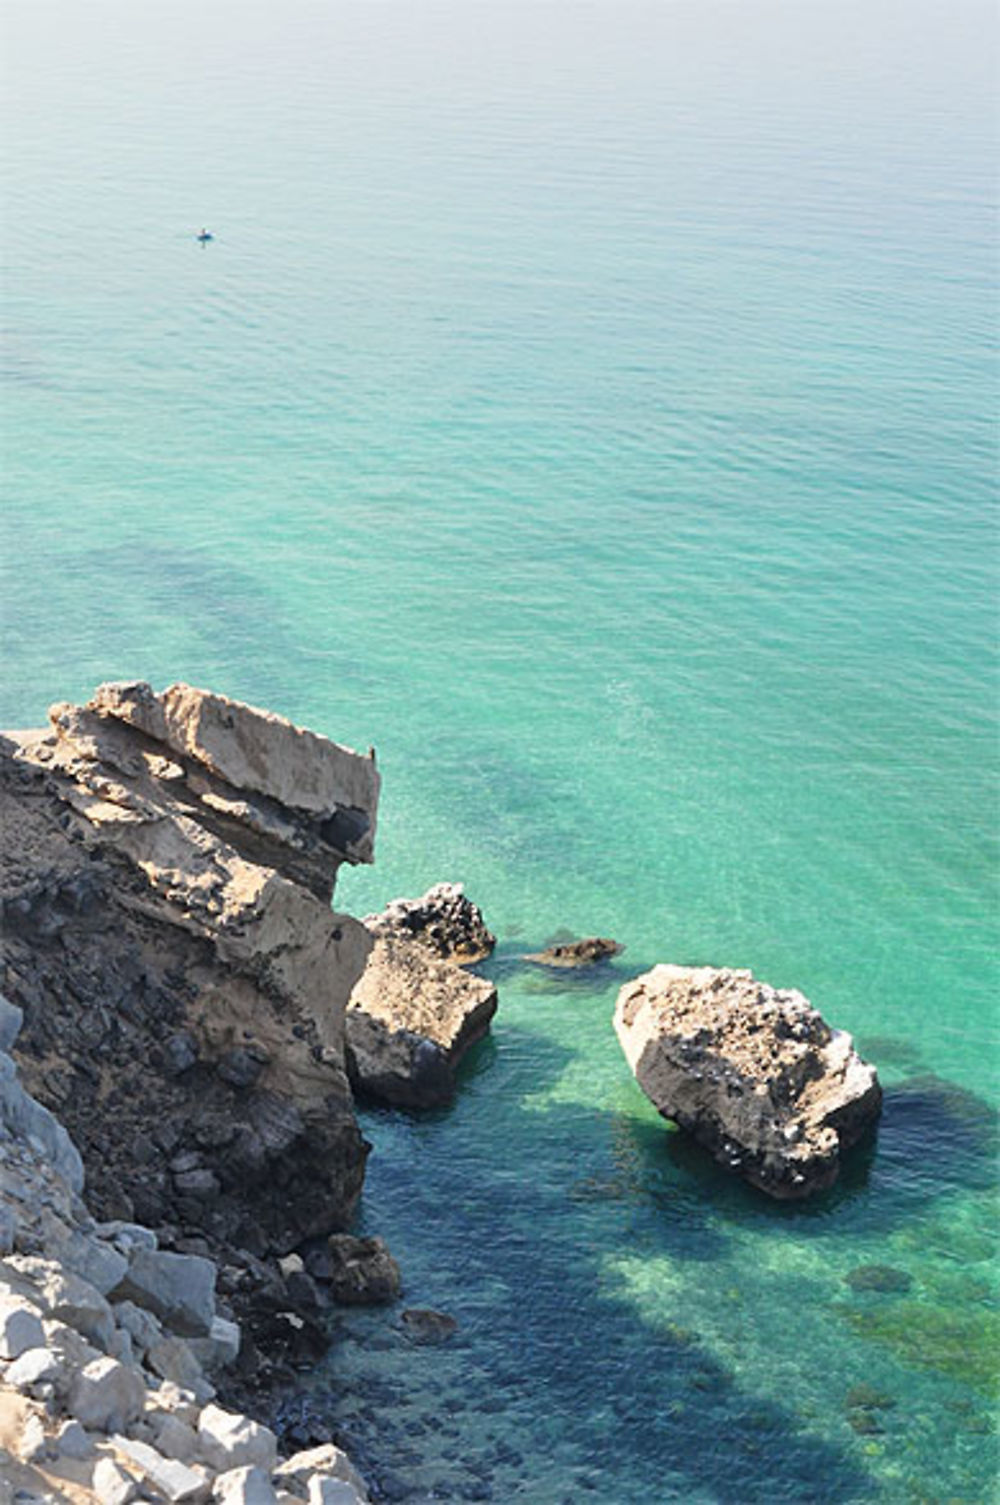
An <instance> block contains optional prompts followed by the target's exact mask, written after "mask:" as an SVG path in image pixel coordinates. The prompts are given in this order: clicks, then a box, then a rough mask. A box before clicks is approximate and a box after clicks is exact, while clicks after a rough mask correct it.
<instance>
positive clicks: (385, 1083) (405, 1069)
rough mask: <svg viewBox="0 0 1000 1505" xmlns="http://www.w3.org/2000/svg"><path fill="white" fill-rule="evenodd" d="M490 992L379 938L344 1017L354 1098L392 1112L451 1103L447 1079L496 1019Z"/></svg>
mask: <svg viewBox="0 0 1000 1505" xmlns="http://www.w3.org/2000/svg"><path fill="white" fill-rule="evenodd" d="M496 1007H497V993H496V988H495V987H494V986H493V984H492V983H491V982H487V981H486V979H485V978H482V977H475V976H472V975H471V974H470V973H468V972H463V971H462V969H461V967H458V966H456V965H455V964H454V963H453V962H448V961H441V960H438V959H437V958H435V957H434V956H432V955H430V954H429V952H428V951H426V950H425V949H424V948H422V947H421V946H419V945H417V944H414V943H413V942H409V941H405V940H402V939H401V938H400V937H399V936H398V935H395V934H388V935H384V936H380V937H379V938H378V939H377V940H376V942H375V945H374V946H373V947H372V952H371V955H370V956H369V958H368V964H367V966H366V967H365V970H364V972H363V973H362V974H361V978H360V981H359V982H358V983H357V984H356V986H355V988H354V991H353V992H352V994H351V1000H350V1003H349V1005H348V1008H347V1014H346V1016H345V1021H344V1024H345V1055H346V1060H347V1070H348V1076H349V1077H350V1079H351V1084H352V1086H353V1087H354V1088H355V1090H356V1091H358V1092H361V1093H363V1094H365V1095H367V1096H369V1097H373V1098H376V1099H377V1100H379V1101H381V1102H387V1103H392V1104H394V1105H395V1106H398V1107H407V1108H430V1107H436V1106H441V1105H443V1104H445V1103H448V1102H450V1101H451V1099H452V1097H453V1096H454V1093H455V1072H456V1070H457V1068H458V1065H459V1062H460V1061H461V1060H462V1057H463V1056H464V1055H465V1053H466V1052H467V1051H468V1050H469V1048H470V1047H471V1046H472V1045H474V1044H475V1043H476V1041H477V1040H480V1039H482V1037H483V1035H485V1034H486V1032H487V1030H488V1029H489V1025H490V1020H491V1019H492V1018H493V1015H494V1014H495V1013H496Z"/></svg>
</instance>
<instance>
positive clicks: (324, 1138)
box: [0, 683, 379, 1254]
mask: <svg viewBox="0 0 1000 1505" xmlns="http://www.w3.org/2000/svg"><path fill="white" fill-rule="evenodd" d="M50 722H51V725H50V727H49V729H48V730H46V731H36V732H21V733H7V734H5V735H4V736H3V737H0V819H2V825H3V854H2V869H0V873H2V881H0V904H2V922H3V931H4V972H3V978H4V985H5V989H6V992H7V993H8V995H9V997H10V998H11V999H12V1001H13V1002H14V1003H15V1004H17V1005H18V1006H20V1008H22V1009H23V1011H24V1029H23V1033H22V1036H21V1038H20V1040H19V1042H18V1047H17V1049H18V1056H19V1060H20V1062H21V1065H22V1070H23V1074H24V1077H25V1080H26V1083H27V1085H28V1087H29V1088H30V1090H31V1091H32V1092H33V1093H34V1094H35V1095H36V1096H37V1097H38V1098H39V1099H40V1100H41V1101H43V1102H44V1103H45V1104H47V1105H48V1106H49V1107H50V1108H53V1109H54V1110H55V1111H56V1112H57V1113H58V1114H59V1116H60V1117H61V1118H62V1119H63V1120H64V1122H65V1123H66V1125H67V1127H68V1128H69V1130H70V1132H71V1134H72V1135H73V1138H74V1139H75V1140H76V1142H77V1144H78V1145H79V1147H80V1149H81V1151H82V1154H83V1158H84V1162H85V1164H86V1167H87V1174H88V1182H89V1185H90V1196H91V1203H92V1206H93V1208H94V1210H95V1211H96V1212H97V1213H98V1215H99V1216H101V1217H103V1218H106V1219H111V1218H119V1219H127V1220H131V1219H133V1218H136V1219H138V1220H140V1221H142V1222H145V1223H149V1224H152V1225H154V1226H159V1225H163V1224H168V1225H174V1226H175V1227H178V1228H183V1229H185V1230H187V1231H189V1232H190V1231H192V1230H194V1231H196V1232H198V1233H202V1234H204V1235H205V1236H207V1237H208V1238H209V1239H214V1240H217V1241H218V1240H228V1241H230V1242H231V1243H232V1244H233V1245H236V1246H240V1247H242V1248H243V1249H244V1250H248V1251H250V1252H251V1253H255V1254H260V1253H263V1252H265V1251H272V1252H277V1253H283V1252H285V1251H286V1250H288V1249H289V1248H291V1247H292V1246H293V1245H294V1244H295V1243H297V1242H298V1241H300V1240H301V1239H303V1238H305V1237H308V1236H311V1235H315V1234H320V1233H327V1232H329V1231H330V1230H331V1229H332V1228H335V1227H342V1226H344V1225H345V1224H346V1223H347V1222H348V1220H349V1218H350V1216H351V1213H352V1211H353V1209H354V1206H355V1203H356V1201H357V1197H358V1194H359V1192H360V1189H361V1183H362V1179H363V1168H364V1159H365V1153H366V1146H365V1145H364V1143H363V1141H362V1139H361V1135H360V1133H359V1130H358V1128H357V1124H356V1122H355V1119H354V1114H353V1111H352V1103H351V1094H350V1089H349V1085H348V1082H347V1077H346V1074H345V1071H344V1064H343V1013H344V1009H345V1007H346V1004H347V1000H348V997H349V995H350V992H351V989H352V987H353V986H354V984H355V982H356V981H357V979H358V977H359V976H360V974H361V972H362V970H363V968H364V965H365V961H366V959H367V956H368V953H369V950H370V949H371V938H370V936H369V934H368V932H367V930H366V929H365V928H364V926H363V925H361V924H360V923H359V922H358V921H356V920H354V919H351V918H350V917H349V916H346V915H341V914H336V913H333V912H332V911H331V909H330V907H329V903H330V898H331V895H332V892H333V884H334V879H335V877H336V872H337V869H338V867H339V865H340V864H341V863H342V862H345V861H346V862H367V861H370V860H371V856H372V842H373V837H374V830H375V815H376V806H377V800H378V788H379V779H378V774H377V772H376V769H375V765H374V761H373V760H372V759H370V758H364V757H360V756H358V755H357V754H356V753H353V752H351V751H350V750H349V749H347V748H343V747H339V746H337V745H336V744H334V743H332V742H328V741H327V740H326V739H325V738H322V737H319V736H316V735H314V734H313V733H311V732H307V731H303V730H301V729H300V728H298V727H295V726H293V725H292V724H291V723H290V722H287V721H284V720H282V719H281V718H280V717H277V716H273V715H270V714H268V713H267V712H264V711H258V710H254V709H252V708H251V707H249V706H244V705H241V704H239V703H237V702H234V701H231V700H227V699H225V698H224V697H222V696H219V695H213V694H209V693H207V692H205V691H202V690H194V689H191V688H189V687H188V686H186V685H174V686H172V687H171V688H170V689H168V690H166V691H164V692H163V693H162V694H154V692H153V691H152V690H151V689H150V687H149V686H148V685H146V684H141V683H136V684H126V685H105V686H102V687H101V689H100V690H98V692H97V694H96V695H95V696H94V698H93V699H92V700H91V701H90V702H89V704H87V705H85V706H82V707H76V706H70V705H59V706H55V707H53V709H52V711H51V713H50Z"/></svg>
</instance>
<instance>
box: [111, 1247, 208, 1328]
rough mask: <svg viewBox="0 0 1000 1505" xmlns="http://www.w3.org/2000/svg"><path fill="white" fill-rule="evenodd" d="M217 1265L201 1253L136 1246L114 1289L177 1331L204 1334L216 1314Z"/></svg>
mask: <svg viewBox="0 0 1000 1505" xmlns="http://www.w3.org/2000/svg"><path fill="white" fill-rule="evenodd" d="M215 1276H216V1270H215V1265H214V1264H213V1263H212V1261H211V1260H210V1259H203V1258H202V1257H201V1256H200V1255H198V1254H172V1253H169V1252H168V1251H166V1250H163V1249H147V1248H139V1249H136V1250H135V1252H134V1253H133V1255H132V1258H131V1260H130V1261H129V1263H128V1268H127V1271H126V1272H125V1273H124V1275H123V1278H122V1280H121V1282H120V1283H119V1285H118V1287H117V1289H116V1290H115V1292H114V1293H113V1294H114V1296H115V1298H116V1300H124V1301H132V1302H134V1303H135V1305H136V1306H140V1307H144V1308H145V1309H146V1310H147V1311H150V1312H152V1313H153V1314H154V1315H155V1316H157V1317H159V1318H160V1320H161V1321H162V1322H164V1323H165V1324H166V1325H167V1326H168V1327H170V1328H172V1329H173V1330H174V1332H176V1333H180V1334H182V1335H185V1336H190V1337H196V1336H202V1335H205V1334H207V1333H209V1332H210V1331H211V1327H212V1321H213V1319H214V1317H215Z"/></svg>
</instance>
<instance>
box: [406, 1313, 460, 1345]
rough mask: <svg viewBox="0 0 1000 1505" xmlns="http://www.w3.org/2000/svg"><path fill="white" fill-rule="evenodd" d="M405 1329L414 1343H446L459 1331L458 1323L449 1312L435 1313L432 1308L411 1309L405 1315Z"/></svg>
mask: <svg viewBox="0 0 1000 1505" xmlns="http://www.w3.org/2000/svg"><path fill="white" fill-rule="evenodd" d="M403 1327H404V1329H405V1332H406V1335H407V1337H408V1338H409V1339H410V1340H411V1342H413V1343H421V1344H432V1343H446V1342H447V1341H448V1339H449V1338H450V1337H451V1336H452V1334H453V1333H455V1332H457V1331H458V1323H457V1322H456V1320H455V1318H454V1317H451V1316H449V1314H448V1313H447V1312H435V1311H432V1310H431V1308H430V1307H419V1306H413V1307H410V1308H409V1309H408V1310H407V1311H405V1312H404V1313H403Z"/></svg>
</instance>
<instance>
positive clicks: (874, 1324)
mask: <svg viewBox="0 0 1000 1505" xmlns="http://www.w3.org/2000/svg"><path fill="white" fill-rule="evenodd" d="M836 1310H837V1311H838V1312H839V1314H840V1315H841V1317H842V1318H843V1319H844V1321H845V1322H846V1323H847V1325H848V1326H849V1327H850V1328H851V1330H852V1331H853V1332H854V1333H856V1334H857V1336H858V1337H859V1338H868V1339H871V1340H872V1341H874V1342H876V1343H884V1344H885V1345H886V1346H887V1347H888V1348H891V1349H892V1351H893V1353H894V1354H895V1355H896V1357H897V1358H898V1359H900V1360H901V1361H902V1362H903V1363H905V1364H912V1365H914V1366H916V1367H917V1368H920V1369H935V1370H937V1371H938V1372H939V1373H941V1374H946V1375H948V1376H949V1378H951V1379H953V1380H958V1381H961V1382H964V1383H965V1384H967V1385H971V1386H972V1387H973V1388H974V1389H976V1390H979V1391H981V1392H982V1393H983V1394H985V1395H989V1396H993V1397H997V1396H1000V1357H998V1356H1000V1315H998V1314H997V1313H996V1312H995V1311H988V1310H983V1308H982V1307H980V1308H978V1309H976V1310H973V1311H954V1310H951V1309H947V1308H943V1307H939V1306H930V1305H928V1304H926V1303H925V1302H922V1301H896V1302H893V1303H892V1304H891V1305H882V1304H881V1303H880V1304H878V1305H876V1306H871V1305H866V1306H864V1307H855V1306H846V1305H838V1306H837V1308H836Z"/></svg>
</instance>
